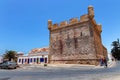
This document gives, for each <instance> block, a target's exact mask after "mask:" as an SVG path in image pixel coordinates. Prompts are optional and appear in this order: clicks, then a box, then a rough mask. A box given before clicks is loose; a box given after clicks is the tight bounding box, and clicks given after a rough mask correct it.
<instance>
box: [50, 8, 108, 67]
mask: <svg viewBox="0 0 120 80" xmlns="http://www.w3.org/2000/svg"><path fill="white" fill-rule="evenodd" d="M48 29H49V31H50V46H49V62H50V63H65V64H67V63H68V64H70V63H71V64H95V65H97V64H98V62H99V59H100V58H101V57H106V56H107V49H106V48H105V47H104V46H103V45H102V41H101V32H102V28H101V25H100V24H97V23H96V21H95V20H94V10H93V7H92V6H89V7H88V14H85V15H82V16H81V17H80V20H79V19H78V18H72V19H70V21H69V22H67V21H63V22H61V23H60V24H52V21H51V20H48Z"/></svg>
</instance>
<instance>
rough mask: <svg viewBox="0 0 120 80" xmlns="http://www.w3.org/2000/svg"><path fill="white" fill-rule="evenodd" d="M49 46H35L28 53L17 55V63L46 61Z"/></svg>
mask: <svg viewBox="0 0 120 80" xmlns="http://www.w3.org/2000/svg"><path fill="white" fill-rule="evenodd" d="M48 52H49V48H35V49H32V50H31V51H30V52H29V53H28V55H26V56H24V55H22V56H19V57H18V61H17V63H18V64H41V63H48Z"/></svg>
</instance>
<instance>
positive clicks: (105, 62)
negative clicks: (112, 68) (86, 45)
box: [103, 58, 108, 68]
mask: <svg viewBox="0 0 120 80" xmlns="http://www.w3.org/2000/svg"><path fill="white" fill-rule="evenodd" d="M103 61H104V65H105V67H106V68H107V67H108V65H107V59H106V58H104V60H103Z"/></svg>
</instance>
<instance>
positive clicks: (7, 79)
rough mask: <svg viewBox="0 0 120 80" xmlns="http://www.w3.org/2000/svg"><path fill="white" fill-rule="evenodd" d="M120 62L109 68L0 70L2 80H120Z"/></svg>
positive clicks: (67, 66)
mask: <svg viewBox="0 0 120 80" xmlns="http://www.w3.org/2000/svg"><path fill="white" fill-rule="evenodd" d="M119 66H120V62H117V64H116V66H115V63H112V65H111V66H109V68H104V67H100V66H90V65H48V66H47V67H44V66H43V65H31V66H24V67H23V66H22V67H21V68H18V69H15V70H3V69H0V80H119V75H120V68H119Z"/></svg>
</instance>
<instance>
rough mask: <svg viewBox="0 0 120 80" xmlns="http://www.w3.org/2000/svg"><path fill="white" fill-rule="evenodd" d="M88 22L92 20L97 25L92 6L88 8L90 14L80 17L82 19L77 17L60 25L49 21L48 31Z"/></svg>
mask: <svg viewBox="0 0 120 80" xmlns="http://www.w3.org/2000/svg"><path fill="white" fill-rule="evenodd" d="M88 20H91V21H92V22H94V24H96V23H95V21H94V9H93V7H92V6H89V7H88V14H85V15H82V16H80V18H76V17H75V18H72V19H69V20H68V21H62V22H60V23H59V24H58V23H55V24H52V21H51V20H48V29H49V30H55V29H59V28H61V27H66V26H68V25H73V24H76V23H81V22H85V21H88Z"/></svg>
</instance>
